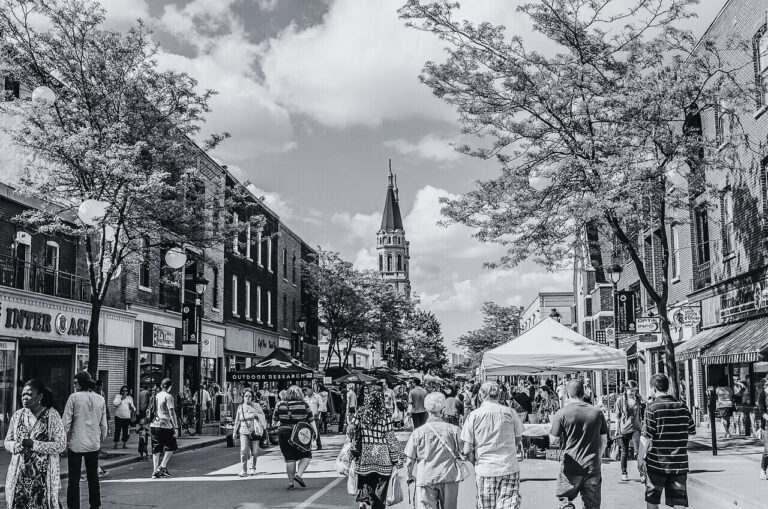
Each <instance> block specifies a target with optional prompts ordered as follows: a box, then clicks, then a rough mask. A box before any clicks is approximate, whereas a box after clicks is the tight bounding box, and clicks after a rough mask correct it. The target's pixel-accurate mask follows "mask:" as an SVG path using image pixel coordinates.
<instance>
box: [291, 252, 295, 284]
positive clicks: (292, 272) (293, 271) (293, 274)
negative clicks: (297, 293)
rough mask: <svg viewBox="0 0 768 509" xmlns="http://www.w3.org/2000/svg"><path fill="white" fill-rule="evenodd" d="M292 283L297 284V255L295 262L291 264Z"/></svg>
mask: <svg viewBox="0 0 768 509" xmlns="http://www.w3.org/2000/svg"><path fill="white" fill-rule="evenodd" d="M291 281H292V282H293V284H296V254H295V253H294V255H293V261H292V262H291Z"/></svg>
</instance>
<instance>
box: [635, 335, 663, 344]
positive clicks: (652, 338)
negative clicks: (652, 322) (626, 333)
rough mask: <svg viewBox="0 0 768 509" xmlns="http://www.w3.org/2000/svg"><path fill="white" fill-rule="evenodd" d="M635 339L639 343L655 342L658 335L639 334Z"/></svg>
mask: <svg viewBox="0 0 768 509" xmlns="http://www.w3.org/2000/svg"><path fill="white" fill-rule="evenodd" d="M637 340H638V341H640V342H641V343H655V342H656V341H658V340H659V337H658V336H657V335H656V334H640V335H639V336H637Z"/></svg>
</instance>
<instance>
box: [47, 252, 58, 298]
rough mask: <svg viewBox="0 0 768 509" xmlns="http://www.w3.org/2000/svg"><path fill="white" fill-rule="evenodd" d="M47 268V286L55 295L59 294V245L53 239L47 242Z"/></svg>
mask: <svg viewBox="0 0 768 509" xmlns="http://www.w3.org/2000/svg"><path fill="white" fill-rule="evenodd" d="M45 269H46V272H47V274H46V275H45V285H46V288H47V290H48V291H50V292H53V295H57V294H58V289H59V278H58V275H57V272H58V271H59V245H58V244H57V243H56V242H53V241H51V240H49V241H48V242H46V244H45Z"/></svg>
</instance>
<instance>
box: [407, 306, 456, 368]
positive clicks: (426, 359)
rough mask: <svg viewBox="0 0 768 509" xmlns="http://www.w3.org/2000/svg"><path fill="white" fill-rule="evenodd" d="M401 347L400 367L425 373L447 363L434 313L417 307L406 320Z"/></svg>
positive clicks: (445, 351) (443, 344)
mask: <svg viewBox="0 0 768 509" xmlns="http://www.w3.org/2000/svg"><path fill="white" fill-rule="evenodd" d="M407 322H408V323H407V330H406V332H405V334H404V337H403V343H402V347H401V351H402V355H401V361H400V363H401V367H402V368H403V369H417V370H419V371H421V372H422V373H427V372H428V371H430V370H432V369H441V368H443V367H444V366H445V365H446V364H447V363H448V357H447V352H448V350H447V349H446V348H445V339H444V338H443V333H442V330H441V327H440V322H439V321H438V319H437V317H436V316H435V315H434V313H432V312H430V311H425V310H423V309H418V310H416V311H415V312H414V313H412V315H411V316H410V317H409V318H408V320H407Z"/></svg>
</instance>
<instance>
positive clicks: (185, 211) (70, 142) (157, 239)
mask: <svg viewBox="0 0 768 509" xmlns="http://www.w3.org/2000/svg"><path fill="white" fill-rule="evenodd" d="M104 16H105V11H104V9H102V8H101V7H100V6H99V4H97V3H95V2H92V1H90V0H45V1H43V0H28V1H16V0H0V62H3V63H4V64H5V65H6V66H7V68H8V71H9V73H10V75H11V77H12V78H13V79H15V80H17V81H18V82H20V83H22V84H23V85H24V87H28V88H29V89H30V90H32V89H36V88H37V87H47V89H48V91H53V96H55V97H53V98H52V97H46V95H45V94H41V95H39V96H35V95H33V97H32V99H33V100H32V101H24V100H22V101H11V102H0V108H2V113H5V114H8V115H13V116H14V117H15V125H14V127H12V128H10V129H9V134H10V136H11V138H12V140H13V142H14V143H15V144H16V145H17V146H19V147H21V148H22V150H24V151H25V152H26V153H28V154H30V155H31V157H29V158H28V159H27V161H26V164H25V166H24V167H23V168H22V169H21V174H20V176H19V183H20V187H21V190H22V191H23V192H25V193H28V194H30V195H33V196H36V197H39V198H41V199H42V200H43V201H45V202H48V203H51V204H52V205H51V206H50V207H44V208H43V209H41V210H32V211H28V212H25V213H24V214H21V215H20V216H18V217H17V218H15V219H16V220H17V221H19V222H21V223H22V224H24V225H25V226H27V227H29V228H33V229H36V230H37V231H39V232H43V233H48V234H64V235H69V236H72V237H75V238H77V239H79V240H80V241H81V243H82V244H83V247H84V251H85V257H86V262H87V270H88V280H89V284H90V304H91V321H90V331H89V349H88V351H89V366H88V370H89V372H90V373H91V375H92V376H94V377H95V376H96V375H97V373H98V362H99V358H98V355H99V350H98V343H99V337H98V331H99V327H98V324H99V318H100V312H101V308H102V307H103V305H104V300H105V298H106V296H107V292H108V290H109V288H110V284H111V283H112V281H113V280H115V279H116V278H117V277H118V274H119V272H120V271H121V267H122V265H123V264H131V263H133V262H135V261H136V259H137V258H138V257H140V255H141V253H142V252H144V251H145V250H146V251H149V250H150V249H151V248H153V247H154V248H157V247H168V246H169V245H173V244H175V245H178V246H184V245H192V246H195V247H197V248H199V249H202V250H207V249H212V248H218V249H221V247H222V242H223V241H224V239H227V238H229V239H231V238H232V235H234V233H235V232H236V231H240V230H242V229H245V228H246V227H247V225H248V224H251V222H252V225H253V226H254V227H256V228H258V227H260V225H261V224H262V222H261V220H260V218H259V217H258V216H257V215H254V216H253V217H252V219H249V221H241V222H237V223H235V222H233V221H231V220H229V219H228V217H227V213H228V211H229V210H231V209H230V207H229V205H234V203H235V202H236V201H238V198H240V197H243V196H245V194H244V193H240V192H238V191H237V190H235V191H234V192H231V193H228V195H227V196H225V193H224V189H223V187H224V179H223V178H221V182H220V183H218V182H216V181H211V180H210V179H207V180H206V178H204V177H203V176H202V175H203V174H202V172H201V171H200V169H199V166H200V165H201V158H202V154H201V150H200V149H199V148H198V147H197V146H196V145H195V144H194V143H193V142H192V141H191V137H192V136H194V135H195V134H197V133H198V130H199V125H200V123H201V122H202V121H203V116H204V114H205V113H207V112H208V111H209V108H208V101H209V99H210V97H211V96H212V95H213V93H214V92H213V91H210V90H208V91H204V92H198V91H197V83H196V82H195V80H194V79H192V78H191V77H189V76H188V75H187V74H185V73H178V72H173V71H161V70H159V69H158V67H157V61H156V58H155V56H156V54H157V46H156V45H155V44H154V43H153V42H152V41H151V39H150V35H151V33H150V32H149V31H148V30H147V29H146V27H144V25H143V24H141V23H140V22H139V23H138V24H137V25H136V26H134V27H132V28H131V29H130V30H129V31H128V32H127V33H125V34H121V33H117V32H113V31H109V30H105V29H103V28H102V25H103V22H104ZM40 26H43V27H45V28H43V29H38V28H37V27H40ZM48 95H49V96H50V95H51V94H50V93H49V94H48ZM224 137H225V135H217V136H213V137H212V138H211V139H210V140H209V142H207V143H206V145H205V148H210V147H212V146H214V145H215V144H216V143H217V142H219V141H221V140H222V139H223V138H224ZM88 200H91V201H88ZM85 202H87V203H86V205H90V206H91V207H92V208H95V209H102V210H99V211H98V213H97V214H93V215H92V217H91V219H92V221H91V220H88V222H89V224H86V223H84V222H82V221H80V220H78V219H77V211H78V208H79V207H80V206H81V204H83V203H85ZM255 205H256V204H255V202H250V204H249V202H248V201H244V202H242V204H240V205H239V206H240V208H241V209H242V208H245V209H247V210H250V209H252V210H253V211H254V212H255V211H256V210H257V209H256V208H255ZM81 217H82V216H81ZM90 223H93V224H90Z"/></svg>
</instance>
